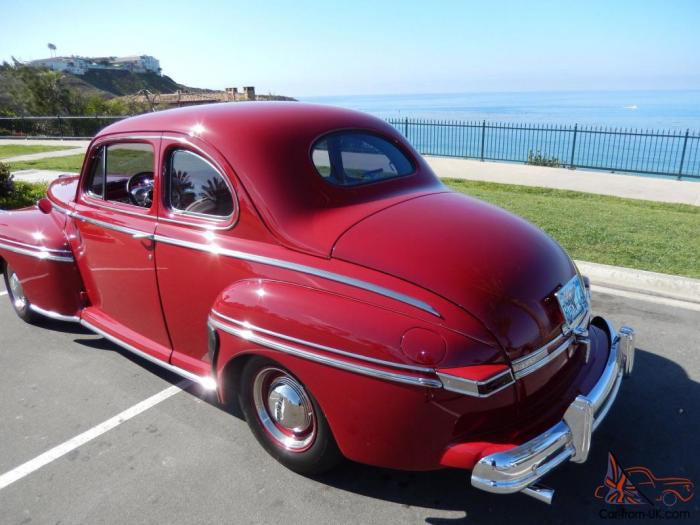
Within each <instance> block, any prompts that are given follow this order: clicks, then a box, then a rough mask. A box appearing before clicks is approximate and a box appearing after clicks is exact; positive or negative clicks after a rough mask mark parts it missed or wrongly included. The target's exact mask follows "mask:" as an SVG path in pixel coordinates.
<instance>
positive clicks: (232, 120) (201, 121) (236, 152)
mask: <svg viewBox="0 0 700 525" xmlns="http://www.w3.org/2000/svg"><path fill="white" fill-rule="evenodd" d="M338 130H365V131H370V132H372V133H376V134H379V135H382V136H383V137H385V138H387V139H388V140H390V141H391V142H393V143H394V144H396V145H397V146H399V147H400V148H401V149H402V150H403V151H404V152H405V154H406V155H407V156H408V157H409V158H410V159H411V160H412V162H413V164H414V165H415V166H416V172H415V173H414V174H413V175H411V176H407V177H399V178H396V179H392V180H387V181H383V182H379V183H374V184H369V185H366V186H361V187H354V188H339V187H336V186H333V185H331V184H328V183H327V182H326V181H324V180H323V179H322V178H321V177H320V176H319V175H318V173H317V172H316V170H315V168H314V166H313V163H312V161H311V155H310V151H311V147H312V145H313V143H314V142H315V141H316V140H317V139H318V138H319V137H321V136H323V135H325V134H327V133H330V132H333V131H338ZM135 132H173V133H182V134H185V135H192V134H194V135H195V136H197V137H198V138H199V139H200V140H202V141H204V142H206V143H207V144H209V145H211V146H213V147H214V148H215V149H217V150H218V151H219V152H220V153H221V154H222V155H223V156H224V157H226V159H227V160H228V162H229V163H230V165H231V167H232V169H233V171H234V172H235V173H236V175H237V177H238V178H239V179H240V181H241V183H242V184H243V186H244V188H245V190H246V191H247V192H248V194H249V195H250V197H251V199H252V201H253V204H254V205H255V207H256V209H257V211H258V212H259V214H260V216H261V217H262V219H263V221H264V222H265V223H266V224H267V225H268V227H269V228H270V229H271V230H272V231H273V233H275V235H276V236H277V237H278V238H279V239H280V240H281V241H282V242H283V243H284V244H286V245H289V246H290V247H293V248H298V249H301V250H303V251H307V252H310V253H315V254H320V255H325V256H329V255H330V252H331V249H332V247H333V243H334V242H335V240H336V239H337V238H338V237H339V236H340V234H342V233H343V232H344V231H345V230H346V229H347V228H349V227H350V226H352V225H353V224H355V223H356V222H358V221H359V220H361V219H362V218H364V217H366V216H367V215H369V214H372V213H374V212H376V211H378V210H380V209H382V208H384V207H386V206H390V205H392V204H394V203H396V202H400V201H401V200H405V199H406V198H411V197H413V196H415V195H416V194H420V193H431V192H434V191H436V190H438V191H441V190H443V189H444V188H443V187H442V186H441V184H440V183H439V182H438V180H437V178H436V177H435V175H434V174H433V173H432V171H431V170H430V168H429V167H428V166H427V164H426V163H425V162H424V161H423V159H422V158H421V157H420V155H418V154H417V153H416V152H415V151H414V150H413V148H411V146H410V145H409V144H408V143H407V142H406V140H405V139H404V138H403V137H402V136H401V135H400V134H399V133H398V131H396V129H394V128H393V127H392V126H391V125H389V124H388V123H387V122H385V121H383V120H381V119H379V118H376V117H373V116H371V115H367V114H365V113H361V112H358V111H353V110H349V109H343V108H338V107H333V106H326V105H315V104H305V103H300V102H231V103H220V104H205V105H200V106H189V107H185V108H178V109H172V110H166V111H159V112H154V113H147V114H144V115H139V116H136V117H132V118H129V119H125V120H122V121H119V122H116V123H115V124H112V125H110V126H108V127H106V128H105V129H104V130H102V131H101V132H100V133H99V134H98V135H97V137H96V138H99V137H102V136H104V135H108V134H112V133H135Z"/></svg>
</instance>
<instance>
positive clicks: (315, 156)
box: [311, 132, 414, 186]
mask: <svg viewBox="0 0 700 525" xmlns="http://www.w3.org/2000/svg"><path fill="white" fill-rule="evenodd" d="M311 159H312V160H313V163H314V166H316V171H318V173H319V174H320V175H321V177H323V178H324V180H326V181H327V182H330V183H331V184H335V185H337V186H359V185H361V184H369V183H372V182H378V181H382V180H387V179H393V178H395V177H403V176H405V175H410V174H411V173H413V171H414V169H413V164H411V161H410V160H408V157H406V155H404V154H403V153H402V152H401V150H400V149H398V148H397V147H396V146H394V145H393V144H392V143H391V142H389V141H387V140H385V139H383V138H381V137H378V136H377V135H372V134H369V133H359V132H341V133H334V134H332V135H327V136H326V137H323V138H322V139H320V140H319V141H318V142H316V144H314V147H313V149H312V152H311Z"/></svg>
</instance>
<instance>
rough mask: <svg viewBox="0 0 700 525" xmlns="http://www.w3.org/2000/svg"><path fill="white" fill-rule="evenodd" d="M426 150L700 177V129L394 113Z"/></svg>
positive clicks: (392, 121)
mask: <svg viewBox="0 0 700 525" xmlns="http://www.w3.org/2000/svg"><path fill="white" fill-rule="evenodd" d="M388 122H389V123H390V124H391V125H393V126H394V127H395V128H396V129H398V130H399V131H400V132H401V133H402V134H403V135H404V136H405V137H406V138H407V139H408V140H409V142H411V144H413V146H414V147H415V148H416V149H417V150H418V151H419V152H420V153H422V154H424V155H440V156H446V157H463V158H471V159H481V160H502V161H510V162H529V163H531V164H541V165H549V166H563V167H569V168H588V169H599V170H607V171H619V172H628V173H648V174H653V175H667V176H673V177H677V178H679V179H680V178H694V179H700V134H699V133H697V132H694V133H693V132H691V131H690V130H688V131H684V132H678V131H648V130H647V131H643V130H636V129H617V128H602V127H592V126H578V125H575V126H556V125H547V124H540V125H531V124H500V123H491V122H486V121H482V122H459V121H439V120H416V119H408V118H404V119H388Z"/></svg>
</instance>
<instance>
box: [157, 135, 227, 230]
mask: <svg viewBox="0 0 700 525" xmlns="http://www.w3.org/2000/svg"><path fill="white" fill-rule="evenodd" d="M188 145H189V143H188ZM177 151H182V152H185V153H189V154H190V155H194V156H195V157H197V158H198V159H201V160H203V161H204V162H205V163H206V164H208V165H209V167H210V168H211V169H212V170H214V172H216V174H217V175H218V176H219V177H220V178H221V180H223V181H224V184H226V187H227V188H228V190H229V193H230V194H231V200H232V201H233V211H232V212H231V213H230V214H228V215H223V216H221V215H209V214H207V213H197V212H191V211H187V210H180V209H178V208H173V206H172V204H170V195H166V194H165V192H163V198H164V199H163V200H164V202H163V204H164V206H165V208H166V209H167V210H168V211H171V212H173V213H175V214H178V215H186V216H192V217H199V218H203V219H209V220H213V221H220V222H228V221H230V220H231V219H233V218H234V217H235V216H236V215H237V211H238V199H237V198H236V197H237V195H236V192H235V191H233V188H232V187H231V182H230V181H229V180H228V177H226V176H225V175H223V171H222V170H220V169H219V168H218V167H217V166H218V165H217V166H215V165H214V163H213V162H212V161H210V160H209V159H207V158H206V157H204V156H203V155H201V154H200V153H199V152H194V151H191V150H188V149H185V148H171V151H169V152H168V158H167V162H168V164H167V170H168V175H167V176H168V177H169V175H170V173H169V172H170V160H171V157H172V155H173V153H175V152H177ZM169 183H170V181H169V180H168V184H169ZM164 186H165V185H164Z"/></svg>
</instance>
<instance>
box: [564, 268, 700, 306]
mask: <svg viewBox="0 0 700 525" xmlns="http://www.w3.org/2000/svg"><path fill="white" fill-rule="evenodd" d="M574 262H575V263H576V265H577V266H578V269H579V270H580V271H581V273H582V274H583V275H587V276H588V277H589V278H590V279H591V283H592V284H594V285H599V286H605V287H606V288H613V289H616V290H625V291H628V292H638V293H643V294H647V295H654V296H658V297H663V298H666V299H674V300H677V301H685V302H689V303H695V304H698V305H700V279H691V278H690V277H680V276H677V275H668V274H665V273H656V272H647V271H645V270H635V269H633V268H622V267H620V266H608V265H606V264H598V263H591V262H587V261H574Z"/></svg>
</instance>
